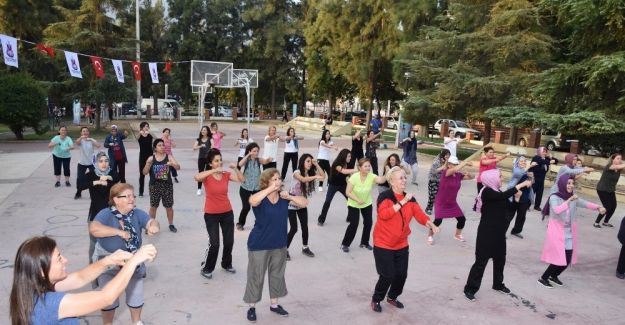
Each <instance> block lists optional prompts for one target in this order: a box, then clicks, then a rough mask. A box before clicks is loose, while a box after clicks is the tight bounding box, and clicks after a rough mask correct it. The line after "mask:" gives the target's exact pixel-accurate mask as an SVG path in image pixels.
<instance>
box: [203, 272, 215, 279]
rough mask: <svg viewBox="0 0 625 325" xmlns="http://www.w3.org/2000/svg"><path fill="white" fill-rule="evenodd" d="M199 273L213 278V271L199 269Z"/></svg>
mask: <svg viewBox="0 0 625 325" xmlns="http://www.w3.org/2000/svg"><path fill="white" fill-rule="evenodd" d="M200 275H201V276H203V277H205V278H207V279H212V278H213V272H208V271H204V270H201V271H200Z"/></svg>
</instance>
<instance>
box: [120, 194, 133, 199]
mask: <svg viewBox="0 0 625 325" xmlns="http://www.w3.org/2000/svg"><path fill="white" fill-rule="evenodd" d="M116 198H118V199H122V198H123V199H130V198H132V199H136V198H137V196H136V195H134V194H132V195H118V196H116Z"/></svg>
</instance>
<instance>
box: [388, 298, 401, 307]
mask: <svg viewBox="0 0 625 325" xmlns="http://www.w3.org/2000/svg"><path fill="white" fill-rule="evenodd" d="M386 302H388V303H389V304H391V305H393V306H395V307H397V308H399V309H403V308H404V304H402V303H401V302H400V301H399V300H397V299H391V298H386Z"/></svg>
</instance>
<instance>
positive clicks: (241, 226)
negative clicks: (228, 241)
mask: <svg viewBox="0 0 625 325" xmlns="http://www.w3.org/2000/svg"><path fill="white" fill-rule="evenodd" d="M237 230H239V231H243V225H242V224H240V223H237Z"/></svg>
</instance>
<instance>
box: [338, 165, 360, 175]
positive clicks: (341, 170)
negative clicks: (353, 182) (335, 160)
mask: <svg viewBox="0 0 625 325" xmlns="http://www.w3.org/2000/svg"><path fill="white" fill-rule="evenodd" d="M335 169H336V171H337V172H339V173H341V174H343V175H351V174H353V173H355V172H357V171H358V169H356V168H352V169H349V168H343V167H342V166H336V168H335Z"/></svg>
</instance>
